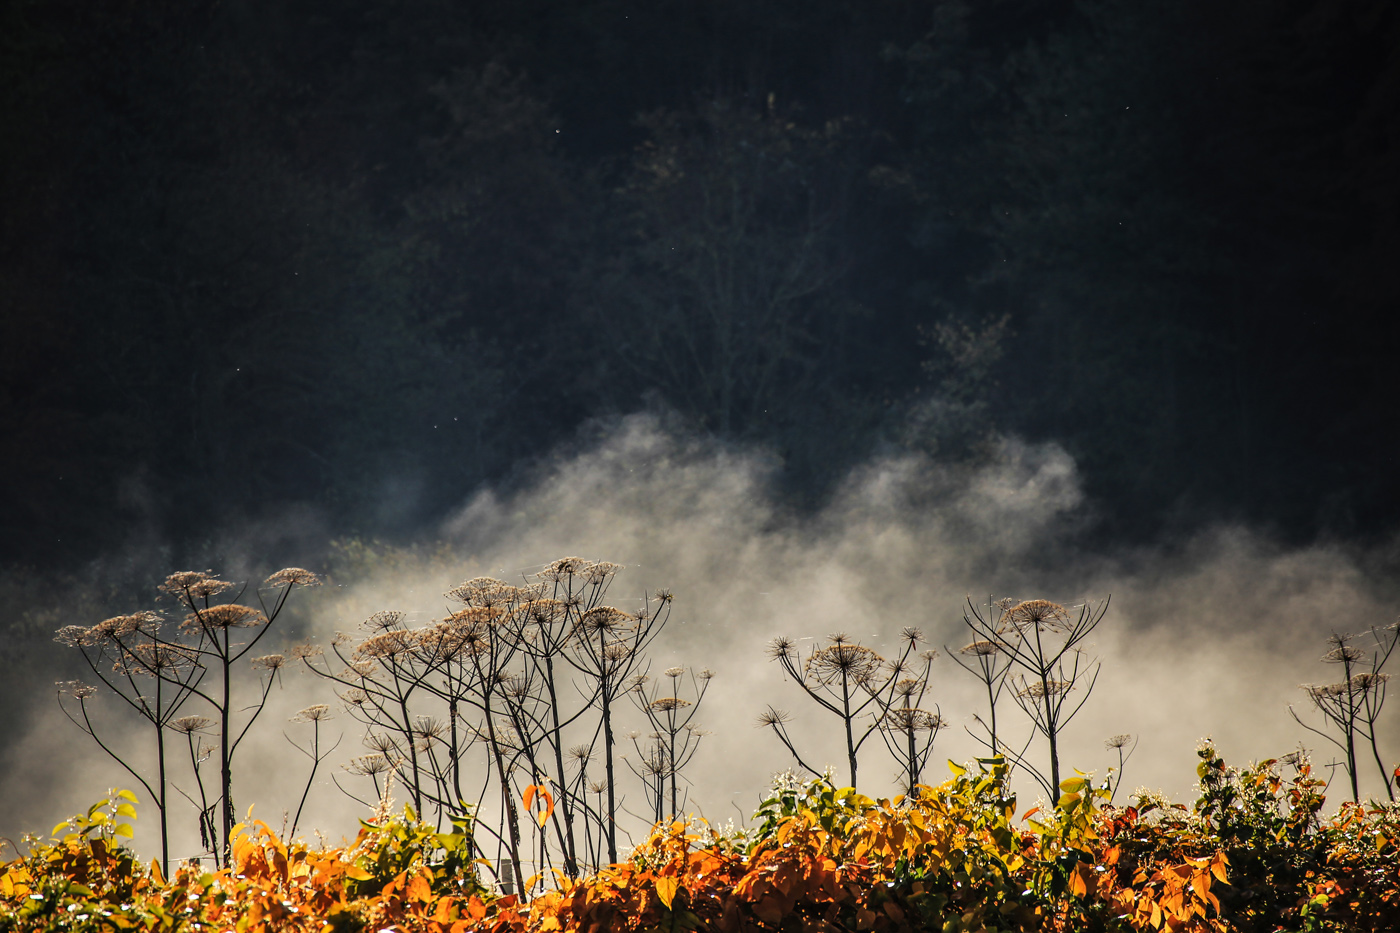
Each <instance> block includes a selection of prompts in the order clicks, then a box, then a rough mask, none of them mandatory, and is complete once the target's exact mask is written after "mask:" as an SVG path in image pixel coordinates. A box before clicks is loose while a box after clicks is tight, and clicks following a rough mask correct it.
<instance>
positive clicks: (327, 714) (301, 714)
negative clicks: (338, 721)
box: [291, 703, 334, 722]
mask: <svg viewBox="0 0 1400 933" xmlns="http://www.w3.org/2000/svg"><path fill="white" fill-rule="evenodd" d="M333 718H334V716H333V715H332V713H331V708H330V707H329V706H327V705H326V704H324V703H317V704H315V705H313V706H308V707H307V708H306V709H304V710H299V711H298V712H297V714H296V715H295V716H293V717H292V719H291V721H292V722H324V721H325V720H327V719H333Z"/></svg>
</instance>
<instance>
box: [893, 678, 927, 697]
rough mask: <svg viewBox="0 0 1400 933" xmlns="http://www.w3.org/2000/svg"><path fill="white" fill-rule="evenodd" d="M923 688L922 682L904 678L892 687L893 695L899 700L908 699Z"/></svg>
mask: <svg viewBox="0 0 1400 933" xmlns="http://www.w3.org/2000/svg"><path fill="white" fill-rule="evenodd" d="M922 687H923V681H920V680H915V679H914V678H912V677H906V678H904V679H903V680H901V681H899V682H898V683H897V684H895V685H894V695H895V696H897V697H899V698H901V699H908V698H909V697H912V696H913V695H914V694H916V693H918V692H919V691H920V689H921V688H922Z"/></svg>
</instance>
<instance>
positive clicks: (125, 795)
mask: <svg viewBox="0 0 1400 933" xmlns="http://www.w3.org/2000/svg"><path fill="white" fill-rule="evenodd" d="M117 796H118V797H120V798H122V799H123V800H130V801H131V802H132V803H140V802H141V801H139V800H137V799H136V795H135V794H133V793H132V792H131V791H129V790H119V791H117Z"/></svg>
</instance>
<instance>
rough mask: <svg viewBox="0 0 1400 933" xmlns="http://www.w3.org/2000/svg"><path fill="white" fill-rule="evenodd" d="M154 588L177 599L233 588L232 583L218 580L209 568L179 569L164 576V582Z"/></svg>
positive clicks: (200, 597) (206, 596)
mask: <svg viewBox="0 0 1400 933" xmlns="http://www.w3.org/2000/svg"><path fill="white" fill-rule="evenodd" d="M156 588H157V589H158V590H160V591H161V592H162V593H167V594H169V595H171V596H174V597H176V598H179V599H184V600H195V599H208V598H209V597H211V596H218V595H219V594H220V593H222V592H224V591H225V590H231V589H233V584H232V583H230V582H228V581H227V580H220V579H219V578H218V577H216V576H214V573H213V571H210V570H181V571H180V572H178V573H172V574H171V575H170V576H168V577H166V578H165V582H164V583H162V584H161V585H160V586H158V587H156Z"/></svg>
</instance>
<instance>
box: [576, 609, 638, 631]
mask: <svg viewBox="0 0 1400 933" xmlns="http://www.w3.org/2000/svg"><path fill="white" fill-rule="evenodd" d="M579 627H580V628H581V629H582V630H583V631H584V632H585V633H587V634H589V635H593V636H595V637H596V636H597V635H598V633H600V632H624V631H630V630H631V629H633V628H635V627H636V619H635V618H634V617H633V616H632V615H630V614H628V613H626V612H623V611H622V610H621V609H617V608H614V607H613V606H594V607H593V608H592V609H590V610H588V611H587V612H585V613H584V614H583V615H582V616H581V617H580V618H579Z"/></svg>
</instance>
